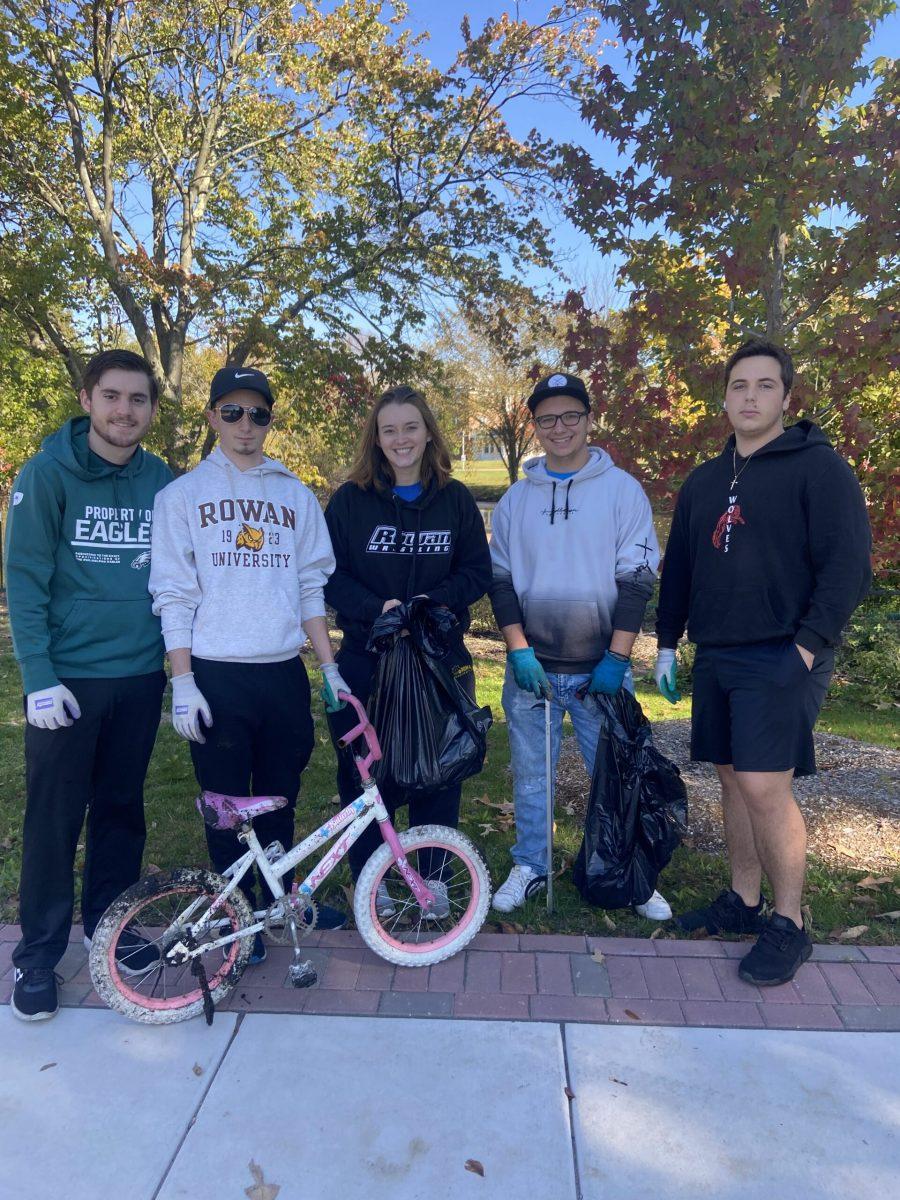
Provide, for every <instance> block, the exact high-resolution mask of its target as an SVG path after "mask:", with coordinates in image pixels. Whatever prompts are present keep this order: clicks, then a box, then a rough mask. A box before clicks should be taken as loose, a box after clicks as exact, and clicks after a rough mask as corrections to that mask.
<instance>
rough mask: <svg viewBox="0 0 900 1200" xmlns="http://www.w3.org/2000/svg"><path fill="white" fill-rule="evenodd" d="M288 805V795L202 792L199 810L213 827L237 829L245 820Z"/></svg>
mask: <svg viewBox="0 0 900 1200" xmlns="http://www.w3.org/2000/svg"><path fill="white" fill-rule="evenodd" d="M286 806H287V796H224V795H223V794H222V793H221V792H201V793H200V795H199V796H198V797H197V812H199V814H200V816H201V817H202V818H203V820H204V821H205V822H206V824H207V825H209V826H210V828H211V829H237V827H238V826H239V825H243V823H244V822H245V821H252V820H253V819H254V817H261V816H262V815H263V813H267V812H275V811H276V810H277V809H279V808H285V807H286Z"/></svg>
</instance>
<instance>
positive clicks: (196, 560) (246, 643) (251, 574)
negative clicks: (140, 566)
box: [150, 446, 334, 662]
mask: <svg viewBox="0 0 900 1200" xmlns="http://www.w3.org/2000/svg"><path fill="white" fill-rule="evenodd" d="M333 570H334V553H333V551H332V548H331V539H330V537H329V536H328V529H327V527H326V525H325V517H324V516H323V514H322V509H321V508H320V507H319V502H318V500H316V498H315V496H314V495H313V494H312V492H311V491H310V490H309V488H308V487H306V486H305V485H304V484H302V483H301V482H300V480H299V479H298V478H297V476H296V475H294V474H293V472H292V471H289V470H288V469H287V467H284V466H282V465H281V463H279V462H276V461H275V460H274V459H271V458H266V459H264V460H263V462H262V463H261V464H260V465H259V466H258V467H250V468H249V470H246V471H239V470H238V469H237V467H235V466H234V465H233V464H232V463H231V462H229V460H228V458H227V457H226V455H225V454H223V452H222V450H221V449H220V448H219V447H218V446H217V447H216V448H215V450H213V452H212V454H210V456H209V457H208V458H206V459H204V461H203V462H202V463H200V465H199V466H198V467H196V468H195V469H194V470H193V471H189V472H188V474H187V475H182V476H181V478H180V479H176V480H175V481H174V482H173V483H170V484H169V486H168V487H167V488H164V489H163V491H162V492H160V494H159V495H158V496H157V498H156V512H155V519H154V525H153V555H152V560H151V568H150V592H151V593H152V595H153V611H154V612H155V613H158V614H159V616H160V617H161V618H162V632H163V637H164V639H165V643H166V649H167V650H175V649H179V648H181V647H185V648H189V649H191V651H192V652H193V653H194V654H195V655H196V656H197V657H198V658H211V659H216V660H220V661H223V662H281V661H282V660H284V659H288V658H293V657H294V655H295V654H296V653H297V651H298V650H299V649H300V647H301V646H302V645H303V643H304V642H305V641H306V635H305V634H304V632H303V630H302V629H301V627H300V626H301V622H303V621H305V620H307V619H308V618H309V617H321V616H324V615H325V601H324V599H323V597H322V589H323V587H324V586H325V581H326V580H327V579H328V577H329V575H330V574H331V572H332V571H333Z"/></svg>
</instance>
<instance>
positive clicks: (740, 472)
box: [730, 447, 756, 487]
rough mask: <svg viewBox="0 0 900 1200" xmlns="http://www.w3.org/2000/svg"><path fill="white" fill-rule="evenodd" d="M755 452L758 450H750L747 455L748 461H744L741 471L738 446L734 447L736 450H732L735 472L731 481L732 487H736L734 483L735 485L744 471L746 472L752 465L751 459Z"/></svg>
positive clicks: (732, 466) (732, 464) (732, 465)
mask: <svg viewBox="0 0 900 1200" xmlns="http://www.w3.org/2000/svg"><path fill="white" fill-rule="evenodd" d="M755 453H756V451H755V450H751V451H750V453H749V454H748V455H747V458H746V461H745V462H744V465H743V466H742V467H741V469H740V471H739V470H738V469H737V447H735V448H734V450H732V452H731V469H732V471H733V472H734V479H732V481H731V484H730V487H734V485H735V484H736V483H737V481H738V480H739V479H740V477H741V475H743V473H744V472H745V471H746V470H747V468H748V467H749V466H750V459H751V458H752V457H753V455H754V454H755Z"/></svg>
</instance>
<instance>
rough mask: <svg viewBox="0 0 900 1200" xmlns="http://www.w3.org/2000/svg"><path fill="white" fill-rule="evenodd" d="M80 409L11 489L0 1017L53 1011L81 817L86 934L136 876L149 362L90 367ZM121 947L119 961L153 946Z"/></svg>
mask: <svg viewBox="0 0 900 1200" xmlns="http://www.w3.org/2000/svg"><path fill="white" fill-rule="evenodd" d="M80 401H81V407H82V408H83V409H84V411H85V413H86V414H87V415H86V416H79V417H73V418H72V419H71V420H70V421H67V422H66V424H65V425H64V426H63V427H62V428H61V429H59V430H58V431H57V432H56V433H54V434H51V435H50V437H48V438H46V439H45V441H44V443H43V445H42V447H41V451H40V453H39V454H36V455H35V456H34V458H32V459H29V461H28V462H27V463H26V464H25V465H24V467H23V468H22V470H21V472H20V473H19V476H18V478H17V480H16V482H15V485H14V489H13V498H12V504H11V506H10V517H9V524H8V534H7V589H8V599H9V615H10V623H11V625H12V637H13V648H14V650H15V655H16V659H17V661H18V663H19V669H20V670H21V672H22V685H23V690H24V692H25V714H26V718H27V723H26V726H25V770H26V787H27V801H26V808H25V825H24V832H23V839H22V842H23V846H22V878H21V884H20V888H19V902H20V909H21V922H22V940H21V941H20V942H19V944H18V946H16V949H15V951H14V952H13V963H14V965H15V988H14V992H13V998H12V1011H13V1013H14V1014H15V1015H16V1016H17V1017H20V1018H21V1019H22V1020H25V1021H40V1020H43V1019H45V1018H47V1017H52V1016H53V1015H54V1014H55V1012H56V1010H57V1007H58V1004H57V992H56V988H57V978H56V975H55V973H54V967H55V966H56V964H57V962H59V960H60V958H61V957H62V955H63V952H64V951H65V948H66V944H67V942H68V938H69V931H70V929H71V924H72V908H73V896H74V876H73V868H74V861H75V850H76V846H77V843H78V838H79V835H80V833H81V827H82V823H83V821H84V817H85V811H87V813H88V816H87V833H86V837H85V849H86V855H85V865H84V878H83V882H82V893H81V911H82V917H83V920H84V931H85V941H86V942H87V943H88V944H90V938H91V936H92V935H93V932H94V928H95V926H96V924H97V922H98V920H99V919H100V917H101V916H102V914H103V912H104V910H105V909H106V908H107V906H108V905H109V904H110V903H111V902H112V901H113V900H114V899H115V898H116V896H118V895H119V893H120V892H122V891H123V890H124V889H125V888H126V887H128V886H129V885H130V884H132V883H134V882H135V881H136V880H137V878H138V875H139V874H140V867H141V855H142V854H143V850H144V838H145V827H144V796H143V787H144V777H145V775H146V773H147V765H148V763H149V761H150V754H151V752H152V750H153V743H154V741H155V740H156V731H157V729H158V728H159V714H160V706H161V702H162V693H163V688H164V687H165V674H164V672H163V670H162V656H163V643H162V637H161V634H160V627H159V619H158V618H157V617H154V616H153V613H152V611H151V607H150V594H149V592H148V590H147V578H148V575H149V566H150V531H151V523H152V520H153V503H154V499H155V497H156V494H157V492H159V491H160V490H161V489H162V488H164V487H165V486H166V484H167V483H168V482H169V481H170V480H171V478H172V473H171V471H170V470H169V468H168V467H167V466H166V465H165V463H163V462H162V461H161V460H160V459H158V458H157V457H156V456H155V455H153V454H148V453H147V452H146V451H145V450H142V449H141V446H140V442H141V439H142V438H143V437H144V435H145V434H146V432H147V430H148V428H149V427H150V422H151V421H152V420H153V417H154V416H155V414H156V410H157V390H156V383H155V381H154V379H153V376H152V374H151V371H150V367H149V365H148V363H147V362H146V361H145V360H144V359H143V358H141V357H140V356H139V355H137V354H132V353H131V352H130V351H126V350H110V351H107V352H105V353H103V354H98V355H97V356H96V357H95V358H93V359H91V361H90V362H89V363H88V365H87V368H86V370H85V373H84V387H83V388H82V390H81V394H80ZM125 943H126V935H123V937H122V938H120V939H119V945H118V948H117V951H116V953H117V956H118V957H119V962H120V965H121V968H122V969H123V970H124V971H126V972H128V973H138V972H140V971H142V970H146V969H147V967H148V966H149V965H152V961H153V959H154V957H157V955H156V952H155V951H154V950H153V949H152V947H150V946H149V945H148V944H147V943H146V942H142V941H140V939H137V938H136V937H134V936H132V937H131V938H130V940H129V941H128V944H127V945H126V944H125Z"/></svg>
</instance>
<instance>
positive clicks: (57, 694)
mask: <svg viewBox="0 0 900 1200" xmlns="http://www.w3.org/2000/svg"><path fill="white" fill-rule="evenodd" d="M27 714H28V724H29V725H33V726H34V727H35V729H67V728H68V727H69V726H70V725H74V724H75V722H76V721H77V720H78V718H79V717H80V716H81V709H80V708H79V707H78V701H77V700H76V699H75V697H74V696H73V695H72V693H71V692H70V691H69V689H68V688H67V687H63V685H62V684H61V683H58V684H57V685H56V687H52V688H44V690H43V691H42V692H29V693H28V706H27Z"/></svg>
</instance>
